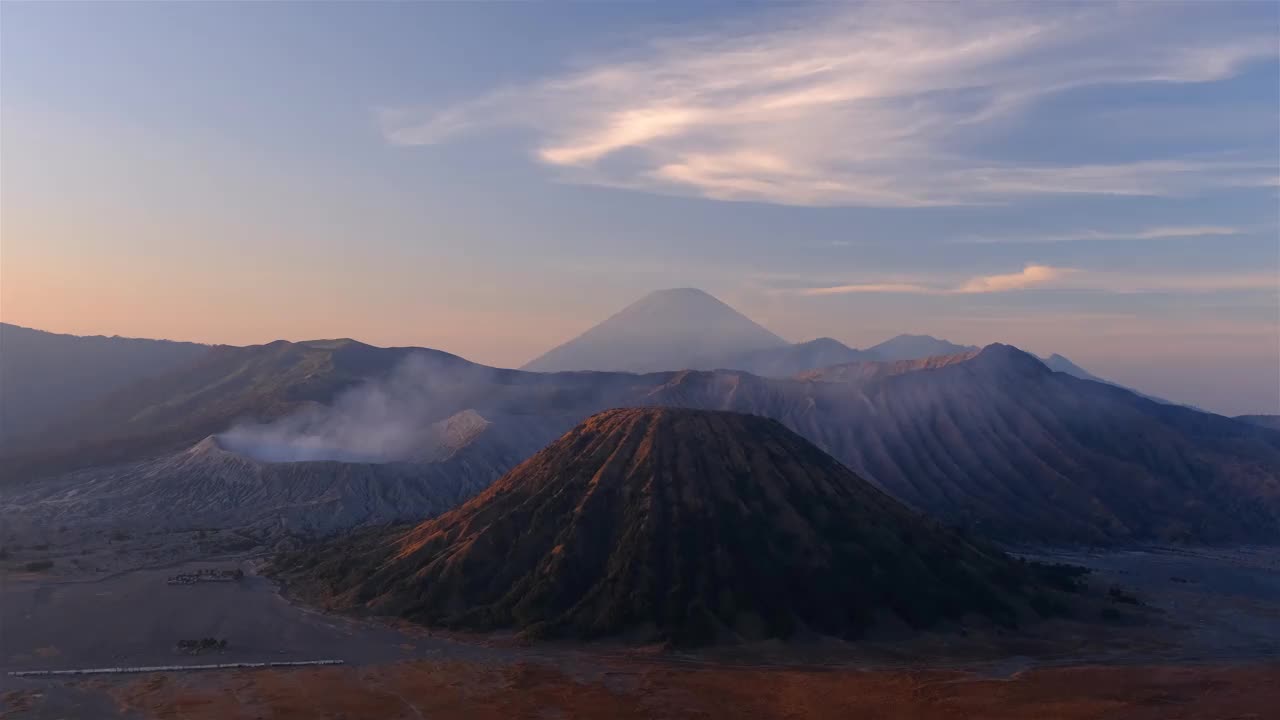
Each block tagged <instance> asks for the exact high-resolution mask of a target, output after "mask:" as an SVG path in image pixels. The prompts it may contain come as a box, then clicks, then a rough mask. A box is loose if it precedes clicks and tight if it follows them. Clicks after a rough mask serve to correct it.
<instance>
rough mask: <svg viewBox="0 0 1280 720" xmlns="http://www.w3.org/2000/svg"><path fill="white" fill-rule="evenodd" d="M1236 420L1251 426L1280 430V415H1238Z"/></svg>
mask: <svg viewBox="0 0 1280 720" xmlns="http://www.w3.org/2000/svg"><path fill="white" fill-rule="evenodd" d="M1236 419H1237V420H1239V421H1241V422H1247V423H1249V424H1250V425H1257V426H1258V427H1264V428H1271V429H1272V430H1280V415H1237V416H1236Z"/></svg>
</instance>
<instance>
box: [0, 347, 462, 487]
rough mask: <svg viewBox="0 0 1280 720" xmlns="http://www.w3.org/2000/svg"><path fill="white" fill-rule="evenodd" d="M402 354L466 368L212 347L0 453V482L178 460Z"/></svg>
mask: <svg viewBox="0 0 1280 720" xmlns="http://www.w3.org/2000/svg"><path fill="white" fill-rule="evenodd" d="M410 356H413V357H414V358H415V362H416V363H418V364H420V365H421V366H423V367H431V368H433V369H444V368H449V367H465V366H471V363H468V362H467V361H465V360H463V359H462V358H459V357H457V356H455V355H450V354H448V353H444V352H440V351H438V350H426V349H422V348H376V347H372V346H370V345H365V344H363V343H358V342H355V341H353V340H314V341H309V342H300V343H291V342H286V341H283V340H280V341H276V342H273V343H269V344H267V345H252V346H249V347H230V346H218V347H214V348H212V349H210V350H208V351H207V352H205V353H203V354H201V355H200V356H199V357H198V358H197V359H196V360H195V361H193V362H188V363H186V364H184V365H182V366H181V367H179V368H177V369H173V370H170V371H168V372H165V373H162V374H159V375H155V376H153V377H150V378H147V379H146V380H144V381H138V382H136V383H134V384H131V385H128V386H126V387H123V388H121V389H119V390H117V391H115V392H113V393H110V394H108V395H106V396H105V397H103V398H101V399H100V400H98V401H96V402H94V403H91V404H89V405H87V406H86V407H84V408H82V409H81V410H80V411H79V412H77V413H76V414H75V415H74V416H72V417H69V418H66V419H64V420H62V421H60V422H57V423H54V424H53V425H51V426H49V427H47V428H46V429H45V430H43V431H42V432H40V433H37V434H34V435H33V436H32V437H31V438H30V439H29V442H28V443H26V447H24V448H22V449H19V450H17V451H16V452H10V453H7V454H6V456H5V457H4V459H3V464H2V466H0V467H2V468H3V471H2V474H0V478H10V479H11V478H13V477H14V476H29V475H39V474H47V473H48V472H50V471H55V470H69V469H75V468H79V467H86V466H90V465H101V464H108V463H113V462H121V461H129V460H135V459H139V458H144V457H148V456H155V455H159V454H163V453H167V452H176V451H179V450H182V449H185V448H187V447H189V446H191V445H192V444H194V443H196V442H199V441H200V440H201V439H203V438H205V437H208V436H209V435H214V434H218V433H222V432H225V431H227V430H228V429H230V428H231V427H232V425H234V424H236V423H238V422H264V421H270V420H274V419H278V418H282V417H285V416H288V415H291V414H294V413H298V412H300V411H302V410H305V409H307V408H314V407H319V406H323V405H326V404H328V403H332V402H333V401H334V400H335V399H336V398H337V397H339V396H340V395H341V393H342V392H344V391H346V390H350V389H352V388H354V387H356V386H357V385H360V384H361V383H365V382H370V381H377V380H380V379H385V378H387V377H389V375H390V374H391V372H392V370H394V369H396V368H399V367H401V366H402V364H403V363H404V362H405V360H406V359H407V358H409V357H410ZM463 409H465V408H462V407H459V408H456V409H455V412H456V411H458V410H463ZM445 416H447V414H445V415H442V416H440V417H439V418H434V419H441V418H442V417H445Z"/></svg>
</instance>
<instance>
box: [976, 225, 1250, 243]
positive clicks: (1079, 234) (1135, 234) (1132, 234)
mask: <svg viewBox="0 0 1280 720" xmlns="http://www.w3.org/2000/svg"><path fill="white" fill-rule="evenodd" d="M1245 232H1247V230H1245V229H1244V228H1238V227H1229V226H1225V225H1176V226H1165V227H1149V228H1141V229H1137V230H1079V231H1075V232H1065V233H1050V234H1047V235H1035V234H1022V235H1005V236H992V235H975V236H968V237H962V238H958V239H957V240H956V242H960V243H1063V242H1078V241H1082V240H1084V241H1089V240H1175V239H1180V238H1197V237H1228V236H1232V235H1242V234H1244V233H1245Z"/></svg>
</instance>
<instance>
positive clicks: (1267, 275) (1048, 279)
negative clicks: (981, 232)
mask: <svg viewBox="0 0 1280 720" xmlns="http://www.w3.org/2000/svg"><path fill="white" fill-rule="evenodd" d="M1018 290H1089V291H1096V292H1109V293H1124V294H1128V293H1166V292H1175V293H1188V292H1189V293H1197V292H1222V291H1232V290H1236V291H1239V290H1271V291H1276V292H1280V275H1277V274H1276V273H1275V272H1265V271H1264V272H1229V273H1217V272H1206V273H1147V274H1143V273H1133V272H1120V271H1107V270H1081V269H1076V268H1064V267H1053V266H1050V265H1039V264H1035V263H1031V264H1028V265H1026V266H1025V267H1023V268H1022V270H1020V271H1018V272H1010V273H997V274H992V275H977V276H974V277H970V278H967V279H960V280H956V279H954V278H950V279H949V278H946V277H937V276H920V277H916V278H904V277H901V276H899V277H894V278H890V279H887V280H882V281H869V282H858V283H844V284H831V285H814V286H811V287H791V288H783V289H779V290H777V291H776V292H778V293H781V294H788V295H802V296H808V297H817V296H823V295H850V294H856V293H904V294H915V295H976V294H987V293H1005V292H1012V291H1018Z"/></svg>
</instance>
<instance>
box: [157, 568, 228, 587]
mask: <svg viewBox="0 0 1280 720" xmlns="http://www.w3.org/2000/svg"><path fill="white" fill-rule="evenodd" d="M242 577H244V571H243V570H241V569H240V568H235V569H232V570H217V569H204V570H197V571H195V572H193V573H179V574H177V575H174V576H173V577H171V578H169V579H168V580H166V581H165V582H167V583H168V584H170V585H195V584H196V583H202V582H233V581H236V580H239V579H240V578H242Z"/></svg>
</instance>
